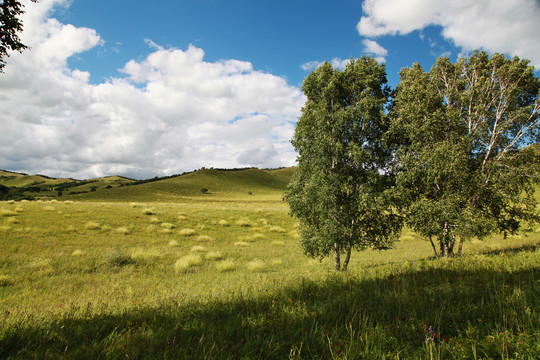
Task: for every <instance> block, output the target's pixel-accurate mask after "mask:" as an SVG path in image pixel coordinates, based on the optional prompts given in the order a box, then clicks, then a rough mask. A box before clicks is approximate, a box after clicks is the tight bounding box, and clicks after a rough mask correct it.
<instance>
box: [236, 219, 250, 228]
mask: <svg viewBox="0 0 540 360" xmlns="http://www.w3.org/2000/svg"><path fill="white" fill-rule="evenodd" d="M236 225H238V226H241V227H249V226H251V224H250V223H249V221H247V220H237V221H236Z"/></svg>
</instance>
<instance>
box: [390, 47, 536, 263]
mask: <svg viewBox="0 0 540 360" xmlns="http://www.w3.org/2000/svg"><path fill="white" fill-rule="evenodd" d="M400 75H401V83H400V84H399V86H398V89H397V92H396V98H395V102H394V106H393V119H394V120H393V124H392V131H391V133H392V134H393V136H394V138H397V139H399V140H400V143H401V145H400V149H399V151H398V152H397V154H396V156H397V159H398V160H399V164H400V166H401V169H400V170H401V171H400V174H399V176H398V179H397V182H398V185H399V188H400V190H401V194H402V196H403V198H405V199H407V204H408V206H407V207H406V208H407V218H408V223H409V225H410V226H411V227H412V228H413V229H414V230H415V231H417V232H419V233H420V234H422V235H424V236H426V237H427V238H429V239H430V240H433V238H436V239H438V242H439V250H437V249H436V247H435V244H434V243H433V241H432V246H433V248H434V251H435V254H436V255H438V256H451V255H453V253H454V245H455V244H456V241H457V239H459V246H458V253H461V249H462V246H463V241H465V240H467V239H471V238H480V239H481V238H484V237H486V236H488V235H490V234H493V233H494V232H497V231H499V232H502V233H504V234H507V233H514V232H516V231H518V229H519V226H520V223H523V220H526V221H528V222H529V223H530V222H534V221H538V216H537V214H536V213H535V201H534V185H535V184H536V183H537V182H538V174H539V173H538V170H539V169H538V167H539V163H540V162H539V158H538V155H537V153H535V151H534V145H536V144H537V143H538V140H539V137H538V136H539V128H540V81H539V79H538V78H537V77H536V76H534V68H533V67H532V66H529V62H528V61H527V60H521V59H519V58H517V57H515V58H514V59H506V58H505V57H504V56H503V55H500V54H495V55H493V57H491V58H490V57H489V56H488V55H487V54H486V53H484V52H478V51H477V52H474V53H473V54H472V55H471V56H470V57H469V58H468V59H465V58H461V59H459V60H458V61H457V62H456V63H455V64H454V63H452V62H450V60H449V59H448V58H444V57H442V58H439V59H438V60H437V61H436V64H435V66H434V67H433V68H432V69H431V71H429V72H428V73H426V72H424V71H423V69H422V68H421V67H420V65H418V64H415V65H413V67H412V68H409V69H403V70H402V72H401V73H400Z"/></svg>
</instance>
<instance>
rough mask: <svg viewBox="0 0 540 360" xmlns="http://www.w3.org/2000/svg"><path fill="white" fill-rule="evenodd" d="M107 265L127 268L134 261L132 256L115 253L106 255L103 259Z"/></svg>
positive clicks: (119, 252)
mask: <svg viewBox="0 0 540 360" xmlns="http://www.w3.org/2000/svg"><path fill="white" fill-rule="evenodd" d="M103 261H104V262H105V264H107V265H109V266H118V267H120V266H125V265H129V264H132V263H133V259H132V258H131V256H130V255H127V254H124V253H123V252H121V251H118V250H117V251H113V252H110V253H107V254H105V256H104V257H103Z"/></svg>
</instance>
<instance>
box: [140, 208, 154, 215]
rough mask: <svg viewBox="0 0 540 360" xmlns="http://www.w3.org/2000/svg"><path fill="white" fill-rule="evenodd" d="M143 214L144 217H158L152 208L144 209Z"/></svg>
mask: <svg viewBox="0 0 540 360" xmlns="http://www.w3.org/2000/svg"><path fill="white" fill-rule="evenodd" d="M142 214H143V215H156V213H155V212H154V209H152V208H146V209H143V211H142Z"/></svg>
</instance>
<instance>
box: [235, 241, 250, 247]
mask: <svg viewBox="0 0 540 360" xmlns="http://www.w3.org/2000/svg"><path fill="white" fill-rule="evenodd" d="M234 246H240V247H245V246H249V243H248V242H245V241H237V242H235V243H234Z"/></svg>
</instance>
